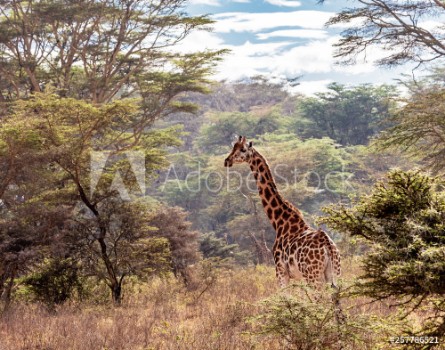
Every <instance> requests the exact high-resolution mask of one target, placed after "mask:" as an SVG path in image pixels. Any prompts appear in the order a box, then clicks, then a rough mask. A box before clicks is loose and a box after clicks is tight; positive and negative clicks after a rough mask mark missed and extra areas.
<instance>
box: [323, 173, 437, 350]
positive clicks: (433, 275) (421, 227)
mask: <svg viewBox="0 0 445 350" xmlns="http://www.w3.org/2000/svg"><path fill="white" fill-rule="evenodd" d="M441 187H443V183H442V182H441V181H440V180H439V179H434V178H431V177H429V176H427V175H425V174H422V173H421V172H419V171H408V172H404V171H401V170H393V171H391V172H390V173H389V174H388V176H387V181H385V182H379V183H377V184H376V185H375V186H374V189H373V190H372V192H371V193H370V194H369V195H363V196H361V197H360V199H359V200H358V202H357V203H355V205H353V206H352V207H346V206H344V205H340V206H331V207H329V208H326V209H325V213H326V214H327V215H326V216H325V217H323V218H322V219H321V220H320V221H321V222H323V223H326V224H327V225H329V226H330V227H332V228H333V229H335V230H337V231H339V232H344V233H346V234H348V235H350V236H351V237H358V238H360V239H363V240H364V241H365V242H367V243H368V244H369V245H370V247H371V251H370V252H369V253H367V254H366V255H365V257H364V258H363V274H362V275H361V276H359V278H358V280H357V281H356V283H355V292H356V293H358V294H359V295H366V296H368V297H371V298H372V299H373V300H382V299H388V298H392V300H394V301H393V302H395V303H396V304H398V305H399V306H401V305H403V306H405V307H406V308H407V310H408V314H409V313H410V312H412V311H414V310H417V309H418V308H422V307H427V308H429V309H430V310H432V311H433V312H432V313H430V314H429V316H428V317H427V318H426V320H424V322H423V323H422V329H421V330H420V331H419V334H421V335H431V336H438V337H443V336H444V335H445V322H444V316H445V289H444V287H445V261H444V259H443V257H444V254H445V234H444V231H443V227H444V225H445V217H444V215H443V213H444V212H445V196H444V193H443V192H442V191H440V189H441ZM422 346H425V348H428V347H429V346H434V344H429V345H425V344H424V345H422ZM422 349H423V347H422Z"/></svg>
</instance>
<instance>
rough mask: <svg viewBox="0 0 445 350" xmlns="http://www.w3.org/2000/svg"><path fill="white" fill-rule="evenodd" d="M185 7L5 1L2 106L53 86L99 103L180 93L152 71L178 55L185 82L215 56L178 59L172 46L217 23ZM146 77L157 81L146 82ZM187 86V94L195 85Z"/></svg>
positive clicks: (0, 41)
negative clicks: (146, 94)
mask: <svg viewBox="0 0 445 350" xmlns="http://www.w3.org/2000/svg"><path fill="white" fill-rule="evenodd" d="M183 6H184V1H183V0H160V1H147V0H144V1H134V0H119V1H107V0H79V1H67V0H56V1H47V0H44V1H26V2H25V1H16V0H12V1H3V2H2V6H1V7H0V13H1V18H0V32H1V33H2V35H1V36H0V58H1V60H0V75H1V77H2V79H1V80H2V85H1V86H0V87H1V91H0V92H1V93H0V101H5V100H7V99H16V98H20V97H23V96H26V95H28V94H29V92H32V91H35V92H40V91H42V90H43V88H44V86H45V85H47V84H51V85H53V86H55V87H56V88H57V89H58V91H59V93H60V94H61V95H62V96H70V97H75V98H80V99H87V100H90V101H92V102H94V103H102V102H107V101H110V100H111V99H112V98H113V97H115V96H116V95H117V94H120V95H124V96H125V95H127V96H128V95H131V94H132V93H134V92H139V93H141V91H146V90H147V89H148V90H150V92H151V94H156V92H155V90H157V91H162V92H163V93H164V94H165V93H166V92H167V91H168V92H169V93H170V94H171V97H173V96H175V95H176V93H175V92H174V91H173V90H172V89H171V88H172V87H173V86H171V85H172V84H173V85H174V86H175V87H176V88H178V84H174V80H172V79H171V77H169V76H168V75H160V76H159V75H158V76H156V75H155V74H153V73H155V72H161V71H162V69H163V68H164V67H165V66H167V65H169V64H172V60H173V58H174V62H173V63H175V62H176V68H177V73H179V72H181V73H182V78H184V77H186V76H187V75H188V76H190V75H193V74H197V72H198V71H200V70H202V69H203V67H204V66H205V64H206V63H208V62H209V60H211V58H213V57H215V56H216V54H215V53H210V52H209V53H207V54H198V55H195V54H190V55H179V54H174V55H173V54H172V52H171V50H170V48H171V47H173V46H174V45H175V44H177V43H178V42H179V41H181V40H182V39H184V38H185V37H186V36H187V35H188V34H189V33H190V32H191V31H192V30H195V29H199V28H206V26H207V25H209V24H210V23H211V21H210V20H209V19H208V18H207V17H205V16H200V17H191V16H188V15H187V14H186V13H185V12H184V11H183ZM148 73H149V77H150V78H151V80H150V79H146V78H143V79H141V78H142V76H141V75H144V74H148ZM201 73H202V72H201ZM160 82H162V83H163V84H164V85H162V87H163V88H162V89H160V86H159V85H158V84H159V83H160ZM176 83H178V81H177V80H176ZM189 83H190V85H189V86H188V87H187V89H186V90H193V88H197V84H196V83H195V84H193V83H192V82H191V81H190V82H189ZM166 85H170V86H166ZM155 87H156V89H155ZM166 87H168V88H169V89H168V90H166V89H165V88H166ZM150 88H151V89H150ZM167 95H168V94H167ZM152 97H153V96H152ZM165 97H166V98H167V96H165Z"/></svg>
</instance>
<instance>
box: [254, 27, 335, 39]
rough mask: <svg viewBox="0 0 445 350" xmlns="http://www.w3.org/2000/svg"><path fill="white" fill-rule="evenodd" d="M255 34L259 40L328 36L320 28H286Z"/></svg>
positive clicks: (320, 37) (321, 37)
mask: <svg viewBox="0 0 445 350" xmlns="http://www.w3.org/2000/svg"><path fill="white" fill-rule="evenodd" d="M256 36H257V38H258V39H259V40H268V39H270V38H277V37H288V38H304V39H323V38H326V37H327V36H328V32H327V31H325V30H320V29H287V30H276V31H273V32H269V33H258V34H257V35H256Z"/></svg>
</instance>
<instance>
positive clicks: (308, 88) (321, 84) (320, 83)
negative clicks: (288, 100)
mask: <svg viewBox="0 0 445 350" xmlns="http://www.w3.org/2000/svg"><path fill="white" fill-rule="evenodd" d="M330 83H332V80H329V79H324V80H312V81H302V82H300V85H297V86H295V87H294V88H292V90H291V91H292V92H299V93H300V94H304V95H307V96H315V94H316V93H317V92H327V91H328V88H327V86H328V84H330Z"/></svg>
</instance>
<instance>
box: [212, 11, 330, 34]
mask: <svg viewBox="0 0 445 350" xmlns="http://www.w3.org/2000/svg"><path fill="white" fill-rule="evenodd" d="M332 15H333V13H331V12H323V11H291V12H272V13H248V12H226V13H219V14H216V15H214V16H212V17H213V19H215V20H216V23H215V24H214V25H213V27H214V30H215V32H218V33H230V32H260V31H262V30H267V29H276V28H278V27H300V28H304V29H323V28H324V25H325V23H326V22H327V21H328V19H329V18H330V17H331V16H332Z"/></svg>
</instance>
